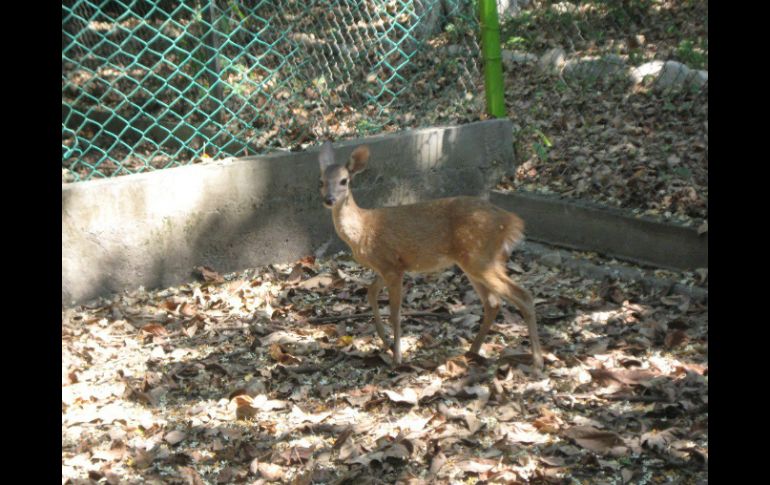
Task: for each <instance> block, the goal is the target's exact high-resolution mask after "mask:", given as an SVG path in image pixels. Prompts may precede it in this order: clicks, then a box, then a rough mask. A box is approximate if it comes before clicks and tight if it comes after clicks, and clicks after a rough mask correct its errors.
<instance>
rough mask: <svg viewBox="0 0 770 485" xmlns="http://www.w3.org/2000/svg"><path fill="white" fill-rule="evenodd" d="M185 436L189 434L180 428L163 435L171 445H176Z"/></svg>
mask: <svg viewBox="0 0 770 485" xmlns="http://www.w3.org/2000/svg"><path fill="white" fill-rule="evenodd" d="M185 438H187V435H186V434H185V433H184V432H182V431H179V430H173V431H169V432H168V433H166V435H165V436H164V437H163V439H164V440H166V442H167V443H168V444H170V445H171V446H174V445H176V444H177V443H181V442H182V441H183V440H184V439H185Z"/></svg>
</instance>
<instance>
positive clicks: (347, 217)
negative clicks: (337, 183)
mask: <svg viewBox="0 0 770 485" xmlns="http://www.w3.org/2000/svg"><path fill="white" fill-rule="evenodd" d="M365 212H366V211H365V210H364V209H361V208H360V207H358V205H357V204H356V201H355V200H353V194H349V195H348V196H347V197H346V198H345V200H344V201H342V202H341V203H340V204H338V205H336V206H335V207H334V209H333V219H334V229H336V231H337V234H339V236H340V238H342V239H343V240H344V241H345V242H346V243H348V246H350V247H351V248H354V247H355V246H358V245H359V244H360V243H361V242H362V240H363V239H364V236H365V230H364V227H365V224H364V218H365Z"/></svg>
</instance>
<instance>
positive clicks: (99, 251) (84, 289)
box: [62, 120, 514, 305]
mask: <svg viewBox="0 0 770 485" xmlns="http://www.w3.org/2000/svg"><path fill="white" fill-rule="evenodd" d="M359 144H368V145H369V147H370V149H371V161H370V164H369V168H368V169H367V171H365V172H364V173H362V174H361V175H360V176H359V177H358V178H357V179H356V182H355V193H356V200H357V202H358V203H359V205H361V206H362V207H372V206H375V205H377V206H379V205H397V204H404V203H408V202H414V201H418V200H424V199H429V198H434V197H442V196H450V195H474V194H482V193H485V192H486V191H487V189H488V188H489V187H490V186H491V185H492V184H493V183H494V182H496V181H497V180H499V177H500V175H501V174H502V173H503V172H504V171H506V170H511V168H512V164H513V159H514V157H513V148H512V147H513V140H512V125H511V123H510V122H509V121H507V120H490V121H484V122H479V123H472V124H469V125H463V126H457V127H448V128H429V129H423V130H414V131H406V132H401V133H396V134H390V135H383V136H377V137H371V138H366V139H362V140H356V141H355V142H350V143H341V144H339V145H335V152H336V155H337V158H338V161H344V160H346V158H347V156H348V155H349V154H350V152H351V151H352V150H353V148H354V147H355V146H358V145H359ZM318 178H319V169H318V161H317V150H314V151H312V152H306V153H282V154H275V155H269V156H257V157H246V158H243V159H238V160H235V161H232V162H230V163H221V162H217V163H211V164H206V165H193V166H188V167H180V168H172V169H168V170H163V171H158V172H152V173H147V174H138V175H129V176H125V177H118V178H115V179H109V180H99V181H93V182H83V183H76V184H65V185H62V304H63V305H70V304H73V303H75V302H83V301H86V300H89V299H91V298H94V297H96V296H100V295H105V294H109V293H112V292H116V291H121V290H124V289H131V288H137V287H139V286H140V285H143V286H145V287H146V288H157V287H163V286H167V285H174V284H179V283H181V282H184V281H189V280H190V279H191V278H192V273H191V272H192V269H193V267H195V266H198V265H208V266H211V267H213V268H215V269H216V270H218V271H221V272H229V271H235V270H239V269H242V268H247V267H253V266H257V265H262V264H267V263H274V262H282V261H283V262H285V261H293V260H296V259H297V258H300V257H303V256H305V255H308V254H312V253H314V252H317V251H318V250H319V248H326V249H327V252H330V251H334V250H337V249H341V248H342V247H343V244H342V242H341V241H339V239H338V238H337V236H336V235H335V234H334V228H333V225H332V222H331V213H330V212H329V211H328V210H327V209H325V208H324V207H323V206H322V203H321V198H320V195H319V191H318Z"/></svg>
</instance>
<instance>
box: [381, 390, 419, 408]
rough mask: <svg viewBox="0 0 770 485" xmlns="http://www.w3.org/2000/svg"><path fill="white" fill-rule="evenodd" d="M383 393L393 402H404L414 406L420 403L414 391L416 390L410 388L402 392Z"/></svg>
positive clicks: (386, 391) (387, 391)
mask: <svg viewBox="0 0 770 485" xmlns="http://www.w3.org/2000/svg"><path fill="white" fill-rule="evenodd" d="M383 392H384V393H385V394H386V395H387V396H388V398H390V400H391V401H393V402H404V403H407V404H411V405H412V406H414V405H416V404H417V401H418V398H417V393H416V392H415V391H414V389H412V388H410V387H406V388H404V390H403V391H402V392H396V391H389V390H385V391H383Z"/></svg>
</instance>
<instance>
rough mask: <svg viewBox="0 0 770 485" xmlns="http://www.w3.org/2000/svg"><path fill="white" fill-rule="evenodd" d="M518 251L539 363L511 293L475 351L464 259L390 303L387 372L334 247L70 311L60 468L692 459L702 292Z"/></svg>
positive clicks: (65, 318) (607, 464) (467, 465)
mask: <svg viewBox="0 0 770 485" xmlns="http://www.w3.org/2000/svg"><path fill="white" fill-rule="evenodd" d="M512 266H514V267H516V268H518V269H517V271H516V276H515V277H516V279H517V280H519V281H520V282H521V283H522V284H523V285H524V286H525V287H526V288H528V289H529V290H530V291H532V293H533V294H534V295H535V297H536V301H537V302H538V305H537V308H538V314H539V316H540V314H541V310H542V313H543V314H548V315H550V317H549V318H540V320H539V322H540V332H541V341H542V344H543V347H544V350H545V355H546V362H547V367H546V369H545V372H544V374H543V375H542V376H538V375H536V374H534V373H533V372H532V369H531V368H530V367H529V365H530V364H531V359H527V358H525V357H526V356H528V355H529V351H530V349H529V339H528V332H527V329H526V325H525V324H524V322H523V321H522V319H521V317H520V316H519V315H518V313H516V312H515V311H514V310H513V309H505V311H503V312H501V314H500V316H499V317H498V319H497V321H496V322H495V324H494V325H493V326H492V329H491V331H490V333H489V335H488V337H487V339H486V340H485V342H484V345H483V346H482V350H481V354H482V355H480V356H479V355H471V354H468V353H467V351H468V348H469V347H470V343H471V342H472V341H473V339H474V337H475V334H476V332H477V330H478V326H479V318H469V317H470V316H475V317H478V316H479V315H480V314H481V304H480V302H479V300H478V298H477V297H476V296H475V293H473V291H472V289H471V287H470V285H469V283H468V281H467V279H466V278H465V277H464V276H463V275H462V273H461V272H460V271H459V270H456V269H451V270H447V271H443V272H441V273H439V274H436V275H430V276H418V277H412V276H409V277H407V278H406V279H405V283H404V294H405V295H411V298H410V300H409V302H408V303H405V308H404V310H405V312H404V313H405V314H407V313H414V315H421V314H420V313H418V312H422V315H426V316H405V317H404V318H403V320H402V328H403V337H402V348H403V349H404V359H403V364H402V365H401V366H399V367H397V368H395V369H394V368H392V367H391V366H389V365H388V363H387V362H388V361H389V359H390V357H389V356H390V351H389V350H383V348H382V342H381V341H380V339H379V337H378V336H377V335H376V333H375V331H374V327H373V324H372V322H371V316H366V317H360V316H358V315H361V314H367V313H369V314H370V312H371V309H370V308H369V306H368V303H367V301H366V292H365V291H364V289H365V284H366V282H367V281H369V280H370V279H371V277H372V275H371V273H370V272H368V271H367V270H365V269H363V268H361V267H359V266H358V265H356V264H355V263H353V262H352V261H351V260H350V259H349V257H348V256H345V255H338V256H337V257H335V258H331V259H325V260H317V261H316V260H312V261H306V262H298V263H296V264H293V265H292V264H288V265H273V266H270V267H266V268H259V269H256V270H250V271H248V272H245V273H242V274H232V275H221V277H222V282H221V283H215V282H213V281H208V282H205V281H204V282H200V283H191V284H188V285H182V286H179V287H173V288H166V289H162V290H156V291H129V292H124V293H122V294H118V295H114V296H112V297H110V298H104V299H101V300H100V301H97V302H92V303H90V304H88V305H81V306H77V307H74V308H67V309H65V310H63V312H62V476H63V481H64V482H69V483H81V481H82V480H96V479H95V478H94V477H96V476H97V475H98V476H99V477H101V478H100V480H101V479H106V480H107V482H108V483H113V482H111V481H110V480H113V479H114V477H120V480H121V483H233V482H253V481H255V480H263V481H265V482H270V481H282V482H291V483H339V482H342V481H358V480H362V481H377V480H379V481H383V482H388V483H392V482H396V481H404V482H408V481H409V480H411V479H414V478H415V477H422V479H424V480H428V481H433V482H462V481H467V480H487V481H489V482H493V483H497V482H520V483H526V482H528V481H533V480H536V479H546V480H556V481H558V480H560V477H561V478H563V477H568V476H569V477H578V478H581V477H582V478H581V479H583V480H589V481H596V480H602V479H606V480H609V479H611V478H613V477H617V476H623V477H630V478H629V480H631V482H633V480H634V478H633V477H637V476H642V475H643V474H644V473H651V474H652V477H658V479H660V480H663V479H664V478H665V477H671V476H672V475H674V476H679V477H683V478H687V479H688V480H690V479H692V480H693V481H697V479H703V478H705V476H706V466H707V461H708V358H707V356H708V306H707V304H706V303H704V302H699V301H696V300H694V299H692V298H683V297H681V296H679V295H676V294H670V293H667V292H660V291H656V290H650V289H649V288H647V287H646V286H644V285H642V284H638V283H624V282H620V281H595V280H591V279H585V278H582V277H579V276H575V275H574V274H572V273H569V272H566V271H565V270H563V269H561V268H559V267H558V266H556V267H554V266H547V265H543V264H540V263H539V262H538V261H537V260H536V259H529V258H525V257H523V256H522V255H521V254H519V253H518V252H517V253H516V254H515V255H514V259H513V260H512ZM297 267H301V268H302V271H301V273H300V272H299V271H298V270H296V268H297ZM212 271H213V270H212ZM321 275H325V277H324V278H317V277H318V276H321ZM298 278H299V280H298ZM311 279H314V280H313V281H314V283H313V284H306V285H303V284H302V283H303V282H305V281H309V280H311ZM323 281H329V282H331V285H332V286H331V287H330V286H327V285H325V284H316V283H315V282H323ZM380 305H381V307H382V310H383V311H386V305H385V298H384V297H383V300H381V302H380ZM185 308H187V309H188V310H187V311H183V309H185ZM313 319H320V320H319V322H318V323H310V322H311V321H313ZM189 328H195V329H196V330H195V332H189V331H186V329H189ZM426 335H427V336H430V338H426Z"/></svg>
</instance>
